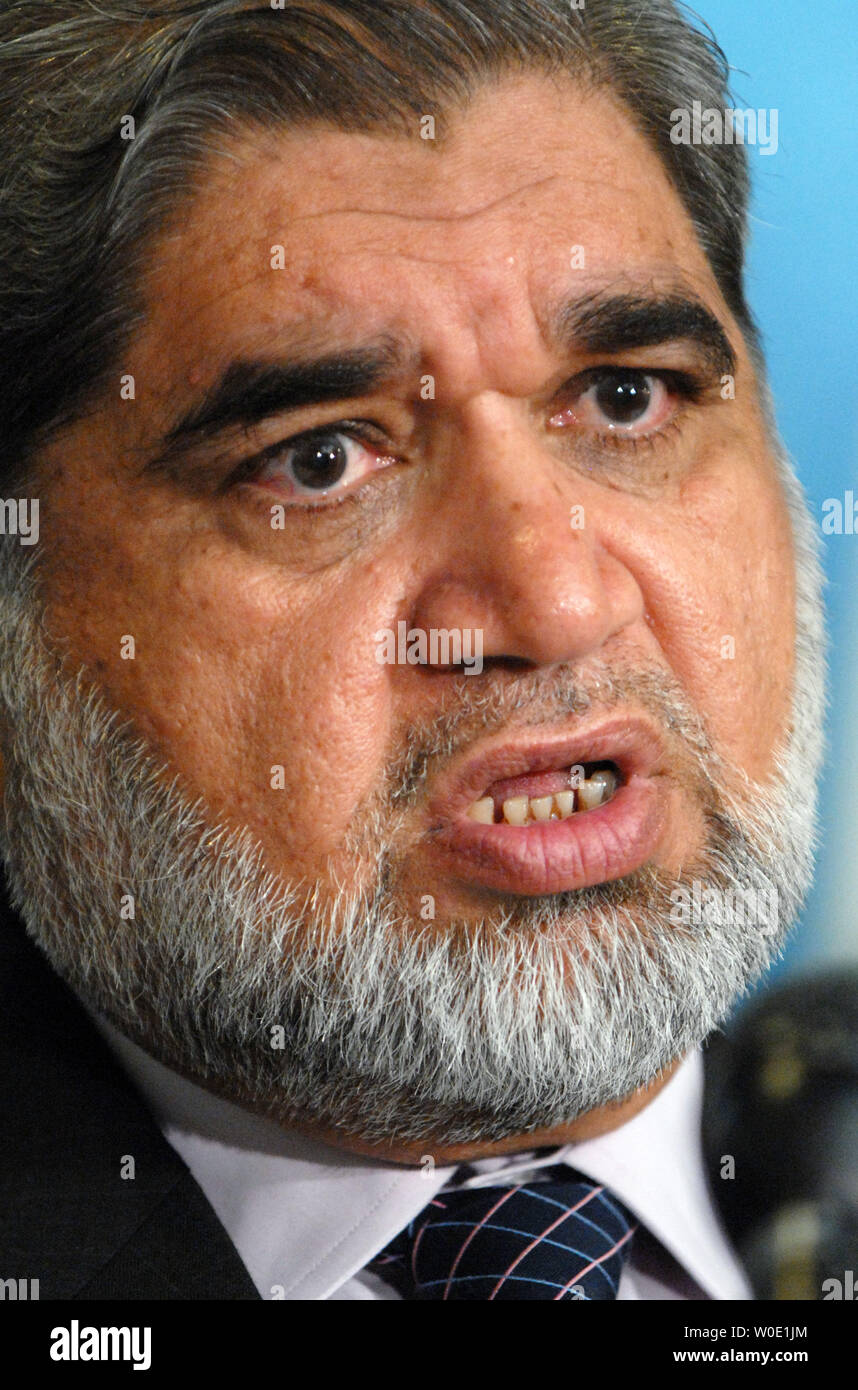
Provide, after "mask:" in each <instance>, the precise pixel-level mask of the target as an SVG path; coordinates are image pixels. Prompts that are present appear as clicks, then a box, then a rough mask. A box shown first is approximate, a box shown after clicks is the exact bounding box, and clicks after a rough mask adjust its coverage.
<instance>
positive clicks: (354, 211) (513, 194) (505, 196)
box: [289, 174, 560, 223]
mask: <svg viewBox="0 0 858 1390" xmlns="http://www.w3.org/2000/svg"><path fill="white" fill-rule="evenodd" d="M559 177H560V175H559V174H546V175H545V177H544V178H541V179H533V180H532V181H531V182H530V183H526V184H522V186H521V187H520V188H514V189H511V190H510V192H508V193H502V194H501V195H500V196H499V197H497V198H493V199H492V200H491V201H490V202H488V203H484V204H483V205H482V207H478V208H469V209H468V211H467V212H448V213H443V212H437V213H429V212H425V213H421V212H402V211H400V210H399V209H398V208H368V207H343V208H321V209H320V210H319V211H318V212H301V213H297V214H296V215H295V216H293V217H291V218H290V219H289V221H290V223H295V222H312V221H317V220H318V219H319V218H321V217H390V218H392V219H394V220H397V221H403V222H469V221H472V220H473V219H474V218H478V217H484V216H485V215H486V213H489V212H494V211H495V210H496V209H497V208H499V207H503V205H504V203H508V202H512V201H513V200H514V199H516V198H521V197H523V196H524V195H525V194H526V193H532V192H533V191H534V190H535V189H537V188H542V187H543V186H544V185H545V184H549V183H554V182H555V181H556V180H557V179H558V178H559Z"/></svg>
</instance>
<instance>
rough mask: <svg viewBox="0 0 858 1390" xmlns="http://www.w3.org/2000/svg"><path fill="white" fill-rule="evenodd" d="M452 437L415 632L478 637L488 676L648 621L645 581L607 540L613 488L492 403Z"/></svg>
mask: <svg viewBox="0 0 858 1390" xmlns="http://www.w3.org/2000/svg"><path fill="white" fill-rule="evenodd" d="M511 415H512V416H513V418H511ZM455 441H456V442H455V457H448V458H447V459H446V460H445V466H444V468H443V469H442V470H441V471H442V474H443V479H444V488H443V496H442V498H441V499H440V502H439V506H438V507H437V509H436V511H435V513H434V516H433V521H432V526H431V535H432V543H431V544H430V545H428V546H427V547H426V553H427V554H428V555H429V556H430V565H429V566H428V568H427V571H426V572H425V575H424V579H423V583H422V586H421V589H420V593H419V598H418V599H417V602H416V605H415V607H414V609H413V615H412V623H413V625H414V626H415V627H417V628H420V629H423V630H427V631H431V630H432V629H439V630H443V629H448V630H456V629H460V630H462V631H465V630H471V631H473V632H479V633H481V634H482V637H481V641H482V651H483V664H484V667H488V669H491V667H492V665H498V664H502V663H504V662H506V663H511V662H514V663H516V664H522V663H524V664H526V665H527V666H530V667H546V666H553V665H561V664H567V663H574V662H579V661H581V660H583V659H584V658H586V657H588V656H592V655H594V654H596V653H598V652H599V651H600V650H601V649H602V648H603V647H604V646H605V644H606V643H607V642H609V641H610V639H611V638H612V637H614V636H616V635H617V634H618V633H620V632H622V631H623V630H624V629H625V628H627V627H630V626H631V625H632V624H634V623H635V622H637V621H638V620H639V619H641V618H642V616H643V613H644V601H643V596H642V594H641V591H640V588H639V586H638V584H637V581H636V580H635V578H634V576H633V574H632V573H631V571H630V570H629V569H628V566H627V565H626V563H625V562H624V561H621V560H620V559H619V558H618V557H617V556H616V555H614V554H613V553H612V551H611V549H610V546H609V545H606V544H605V541H604V538H603V536H602V534H601V528H600V525H599V518H600V511H601V510H602V509H604V508H605V507H608V506H610V494H609V493H608V492H607V490H606V489H604V488H600V487H599V486H598V484H597V483H595V482H593V480H592V479H589V478H587V477H586V476H585V475H584V474H582V473H580V472H576V471H574V470H573V469H572V468H571V467H570V466H569V465H567V464H566V463H565V462H564V461H563V460H561V459H559V458H558V456H557V455H556V453H555V452H554V451H553V449H552V448H551V447H550V445H549V443H548V442H547V440H546V438H545V437H544V436H541V435H540V432H539V430H538V429H537V428H535V427H534V426H533V424H532V423H531V422H529V421H522V420H520V419H517V418H514V414H513V412H511V411H510V410H509V409H505V408H504V407H500V408H498V407H497V405H496V403H491V404H489V403H483V404H481V405H480V406H479V407H475V408H474V409H473V410H472V411H471V412H470V413H469V417H468V419H467V420H466V421H462V422H460V423H459V428H457V429H456V431H455ZM452 452H453V450H452V448H451V450H449V451H448V453H452Z"/></svg>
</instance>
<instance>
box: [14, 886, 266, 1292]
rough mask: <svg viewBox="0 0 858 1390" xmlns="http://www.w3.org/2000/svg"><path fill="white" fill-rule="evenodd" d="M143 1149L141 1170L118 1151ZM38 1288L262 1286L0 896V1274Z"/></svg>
mask: <svg viewBox="0 0 858 1390" xmlns="http://www.w3.org/2000/svg"><path fill="white" fill-rule="evenodd" d="M124 1155H131V1156H133V1158H134V1160H135V1169H136V1175H135V1177H134V1178H133V1179H129V1178H126V1179H123V1178H122V1176H121V1168H122V1159H123V1156H124ZM13 1278H14V1279H22V1280H23V1279H26V1280H30V1279H38V1280H39V1297H40V1299H77V1298H81V1299H110V1298H116V1299H258V1298H259V1294H258V1293H257V1291H256V1288H255V1286H254V1284H253V1283H252V1281H251V1278H250V1275H249V1274H248V1272H247V1270H246V1269H245V1267H244V1265H243V1264H242V1262H241V1260H240V1258H239V1256H238V1253H237V1251H236V1249H235V1247H234V1246H233V1244H232V1242H231V1241H230V1239H229V1237H228V1236H227V1234H226V1231H225V1230H224V1228H223V1226H222V1225H221V1223H220V1221H219V1220H218V1218H217V1216H216V1215H215V1213H214V1211H213V1210H212V1208H211V1206H210V1205H209V1203H208V1201H207V1200H206V1198H205V1197H204V1196H203V1193H202V1191H201V1190H200V1188H199V1186H198V1185H197V1183H196V1182H195V1181H194V1179H193V1177H192V1176H191V1174H190V1172H189V1170H188V1168H187V1167H186V1165H185V1164H184V1163H183V1161H182V1159H181V1158H180V1157H179V1155H178V1154H177V1153H176V1152H175V1150H174V1149H172V1148H171V1147H170V1145H169V1144H168V1143H167V1141H166V1140H165V1139H164V1137H163V1135H162V1134H161V1131H160V1129H159V1128H158V1126H157V1124H156V1123H155V1121H154V1119H153V1118H152V1116H151V1114H150V1113H149V1111H148V1110H147V1108H146V1106H145V1105H144V1103H143V1101H142V1100H141V1099H140V1097H139V1095H138V1094H137V1092H136V1091H135V1090H134V1088H133V1087H132V1086H131V1084H130V1082H129V1081H128V1080H127V1079H126V1077H125V1074H124V1073H123V1072H122V1071H121V1069H120V1068H119V1066H118V1064H117V1063H116V1062H115V1061H114V1059H113V1057H112V1055H111V1053H110V1051H109V1049H108V1048H107V1047H106V1046H105V1044H104V1043H103V1042H102V1040H101V1038H100V1036H99V1035H98V1033H97V1032H96V1030H95V1029H94V1028H93V1026H92V1024H91V1022H90V1020H89V1018H88V1017H87V1015H86V1013H85V1012H84V1010H83V1009H82V1008H81V1007H80V1005H79V1004H78V1003H77V1001H76V999H75V997H74V995H73V994H72V993H71V991H70V990H69V989H68V988H67V987H66V986H65V985H64V984H63V983H62V981H61V980H60V979H59V978H58V977H57V975H56V974H55V973H54V972H53V970H52V969H51V968H50V967H49V966H48V964H47V962H46V960H45V958H44V956H43V955H42V953H41V952H40V951H39V950H38V949H37V948H36V947H35V946H34V945H33V944H32V943H31V942H30V940H29V939H28V938H27V936H26V935H25V932H24V928H23V925H22V923H21V921H20V919H19V918H18V917H17V916H16V914H15V913H13V912H12V910H11V909H10V907H9V905H8V901H7V898H6V894H5V891H4V892H3V894H2V899H0V1279H13Z"/></svg>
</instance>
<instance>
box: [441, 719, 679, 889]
mask: <svg viewBox="0 0 858 1390" xmlns="http://www.w3.org/2000/svg"><path fill="white" fill-rule="evenodd" d="M570 724H571V725H572V727H571V728H567V729H565V730H564V729H556V728H555V729H552V730H550V731H542V730H534V729H523V730H517V731H515V733H513V734H511V735H510V736H508V737H507V739H506V740H505V741H504V742H500V740H498V741H497V742H494V741H492V742H489V743H488V744H487V745H486V746H485V747H483V748H481V749H479V750H478V751H477V752H476V754H475V756H472V757H470V758H469V759H468V760H467V761H466V762H463V763H461V764H459V766H458V767H455V768H454V770H453V771H452V772H451V773H448V774H447V775H445V776H444V778H443V779H442V780H441V781H440V782H439V784H438V785H437V786H436V787H435V788H434V796H433V797H431V798H430V800H429V803H428V811H429V816H430V817H431V821H430V824H431V830H430V832H429V833H430V837H431V838H430V842H429V843H430V845H431V857H432V858H434V859H435V860H436V861H437V862H438V864H439V866H440V865H442V864H443V870H444V872H446V873H448V874H450V875H451V876H452V877H453V878H454V879H456V880H460V881H462V882H465V883H468V884H469V885H471V886H474V885H479V886H481V887H483V888H488V889H492V890H494V891H497V892H502V893H516V894H534V895H539V894H551V893H560V892H565V891H569V890H572V889H577V888H586V887H589V886H591V885H593V884H597V883H606V882H608V881H609V880H611V879H618V878H623V877H625V876H626V875H628V874H630V873H632V872H634V870H636V869H638V868H640V867H641V866H642V865H643V864H645V863H647V862H648V861H649V860H651V859H652V858H653V856H654V855H655V854H656V852H657V850H658V846H659V844H660V842H661V837H662V835H663V833H664V830H665V826H666V823H667V816H668V808H669V804H670V798H671V791H670V779H669V777H666V776H665V775H663V769H664V768H665V761H666V754H665V748H664V743H663V741H662V738H661V735H660V733H659V731H658V729H657V728H655V727H654V725H653V724H652V722H651V721H650V720H649V719H648V718H647V717H645V716H642V715H640V714H638V713H636V712H635V713H632V712H626V711H623V712H622V713H617V714H614V715H611V716H608V717H607V718H605V719H604V720H601V721H599V722H598V723H596V721H593V722H592V723H588V724H587V725H586V726H582V725H581V724H580V722H579V721H575V722H574V723H573V721H572V720H570Z"/></svg>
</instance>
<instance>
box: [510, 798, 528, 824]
mask: <svg viewBox="0 0 858 1390" xmlns="http://www.w3.org/2000/svg"><path fill="white" fill-rule="evenodd" d="M529 805H530V798H529V797H527V796H511V797H510V799H509V801H505V802H504V804H503V818H504V820H505V821H506V823H507V825H527V810H528V807H529Z"/></svg>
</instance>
